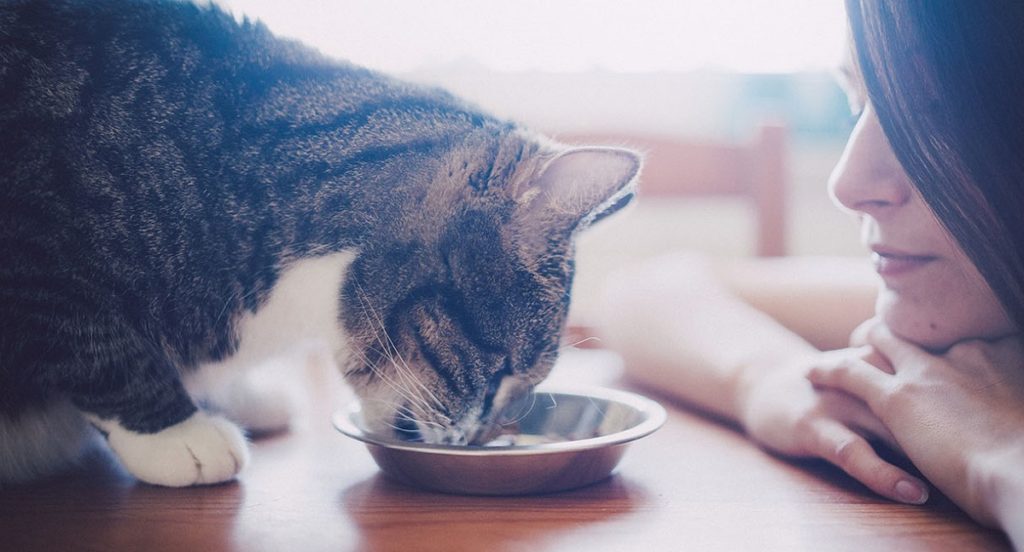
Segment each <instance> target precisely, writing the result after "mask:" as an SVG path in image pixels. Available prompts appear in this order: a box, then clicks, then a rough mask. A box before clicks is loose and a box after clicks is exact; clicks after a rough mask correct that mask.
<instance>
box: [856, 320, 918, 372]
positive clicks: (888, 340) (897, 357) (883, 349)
mask: <svg viewBox="0 0 1024 552" xmlns="http://www.w3.org/2000/svg"><path fill="white" fill-rule="evenodd" d="M867 342H868V344H870V345H872V346H874V347H875V348H877V349H878V351H879V352H880V353H882V355H883V356H884V357H886V358H888V359H889V361H890V364H891V365H892V366H893V367H894V368H895V367H896V366H900V365H903V364H906V363H915V362H917V361H920V360H922V359H925V360H927V359H928V358H929V357H931V355H930V354H928V353H927V352H926V351H924V350H923V349H921V348H919V347H917V346H915V345H913V344H911V343H909V342H907V341H904V340H902V339H900V338H899V337H897V336H896V335H895V334H893V333H892V331H891V330H890V329H889V328H888V327H887V326H885V325H884V324H875V325H873V326H871V328H870V330H868V334H867Z"/></svg>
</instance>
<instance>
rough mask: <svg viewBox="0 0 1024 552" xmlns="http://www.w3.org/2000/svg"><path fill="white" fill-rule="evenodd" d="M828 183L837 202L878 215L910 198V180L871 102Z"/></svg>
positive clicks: (858, 210) (851, 135)
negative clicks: (897, 158)
mask: <svg viewBox="0 0 1024 552" xmlns="http://www.w3.org/2000/svg"><path fill="white" fill-rule="evenodd" d="M828 186H829V192H830V193H831V194H832V198H833V199H834V200H835V201H836V202H837V203H839V204H840V205H842V206H843V207H845V208H847V209H850V210H852V211H857V212H860V213H864V214H867V215H870V216H872V217H876V218H877V217H879V216H883V215H884V214H885V213H886V212H888V211H891V210H892V209H893V208H894V207H898V206H900V205H903V204H904V203H906V201H907V200H908V199H909V198H910V195H911V193H912V188H911V184H910V180H909V178H908V177H907V175H906V173H904V172H903V168H902V167H901V166H900V163H899V161H897V160H896V155H895V154H894V153H893V151H892V148H891V147H890V146H889V141H888V140H887V139H886V137H885V133H884V132H883V131H882V126H881V124H879V122H878V117H877V116H876V115H875V112H874V109H873V108H872V107H871V104H870V103H869V104H868V105H867V106H866V107H865V108H864V112H863V113H862V114H861V116H860V119H859V120H858V121H857V125H856V126H855V127H854V129H853V132H852V133H851V134H850V139H849V140H848V141H847V143H846V149H845V150H844V151H843V155H842V157H840V159H839V162H838V163H837V164H836V167H835V169H834V170H833V171H832V175H831V177H830V178H829V184H828Z"/></svg>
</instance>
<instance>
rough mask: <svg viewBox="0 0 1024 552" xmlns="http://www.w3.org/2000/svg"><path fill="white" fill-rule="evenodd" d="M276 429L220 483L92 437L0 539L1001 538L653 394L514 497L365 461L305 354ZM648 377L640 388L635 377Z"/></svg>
mask: <svg viewBox="0 0 1024 552" xmlns="http://www.w3.org/2000/svg"><path fill="white" fill-rule="evenodd" d="M617 363H618V358H617V357H616V356H615V355H612V354H610V353H607V352H604V351H600V350H597V351H593V350H592V351H576V350H570V351H567V352H566V353H565V354H564V355H563V358H562V360H560V361H559V365H558V366H557V367H556V369H555V371H554V373H553V374H552V379H554V380H556V381H562V382H585V383H590V384H600V385H607V386H612V387H618V388H625V389H630V386H629V384H628V382H626V381H623V380H622V379H620V378H619V377H618V375H617V374H618V370H617V368H618V366H617ZM300 374H303V375H304V376H308V377H307V378H305V379H304V384H303V385H304V387H306V388H307V391H308V395H307V397H308V402H307V403H306V404H305V405H304V407H303V409H302V411H301V412H300V415H299V417H298V419H297V420H296V422H295V424H294V427H293V429H292V430H291V431H289V432H287V433H283V434H279V435H276V436H271V437H265V438H262V439H258V440H255V441H254V442H253V443H252V462H251V463H250V465H249V466H248V468H247V469H246V470H245V471H244V472H243V473H242V475H241V477H240V478H239V480H238V481H237V482H233V483H229V484H223V485H217V486H212V487H199V488H188V489H166V488H158V487H153V486H148V485H143V484H138V483H136V482H134V481H133V480H132V479H131V478H130V477H129V476H127V475H126V474H125V472H124V471H123V470H122V469H121V468H120V467H119V466H118V465H117V464H116V462H114V461H112V460H111V458H110V457H109V456H108V455H107V454H106V453H105V452H104V451H102V450H98V451H97V452H94V453H91V454H90V455H88V456H87V457H86V458H85V459H84V461H83V463H82V464H81V466H79V467H78V468H76V469H75V470H74V471H73V472H70V473H67V474H64V475H61V476H58V477H55V478H51V479H48V480H45V481H41V482H38V483H34V484H31V485H25V486H17V487H10V488H6V489H0V549H2V550H11V551H15V550H17V551H31V550H77V551H88V550H97V551H99V550H104V551H106V550H146V551H150V552H155V551H160V550H202V551H211V550H257V551H258V550H296V551H317V550H335V551H337V550H403V551H407V550H488V551H491V550H531V551H536V550H574V551H577V550H586V551H588V552H589V551H597V550H648V551H654V550H729V551H735V550H785V551H799V550H809V551H810V550H813V551H815V552H818V551H828V550H857V551H861V550H900V551H901V552H906V551H914V550H956V551H958V552H967V551H971V550H979V551H980V550H984V551H999V550H1010V549H1011V548H1010V545H1009V543H1008V541H1007V540H1006V539H1005V537H1004V536H1003V535H1002V534H1001V533H999V532H997V531H992V530H987V529H984V528H982V527H980V526H978V525H977V524H975V523H974V522H972V521H971V520H970V519H969V518H967V517H966V516H965V515H964V514H963V513H961V512H960V511H959V510H957V509H956V508H955V507H954V506H953V505H952V504H951V503H950V502H949V501H948V500H945V499H943V498H942V497H941V496H939V497H934V498H933V499H932V500H931V501H930V502H929V503H928V504H927V505H925V506H923V507H914V506H905V505H900V504H894V503H891V502H888V501H886V500H884V499H881V498H878V497H876V496H874V495H872V494H871V493H870V492H869V491H867V490H866V489H865V488H864V487H862V486H861V485H860V484H858V483H857V482H855V481H853V480H852V479H850V478H849V477H847V476H846V475H844V474H843V473H841V472H840V471H838V470H836V469H834V468H832V467H831V466H828V465H825V464H823V463H819V462H798V463H794V462H790V461H786V460H783V459H780V458H776V457H774V456H772V455H770V454H767V453H765V452H764V451H762V450H761V449H759V448H757V447H756V446H754V445H753V444H751V443H750V441H748V440H747V439H745V438H744V437H743V435H742V434H741V433H739V432H738V431H736V429H735V428H732V427H730V426H728V425H725V424H721V423H719V422H716V421H714V420H712V419H709V418H707V417H703V416H701V415H700V414H697V413H694V412H692V411H688V410H686V409H685V408H681V407H680V406H679V405H675V404H672V402H671V401H670V400H666V399H664V398H659V397H657V396H656V395H655V398H658V399H659V402H661V403H662V404H663V405H665V406H666V408H667V409H668V411H669V417H668V421H667V422H666V424H665V426H664V427H662V428H661V429H660V430H659V431H657V432H656V433H654V434H653V435H651V436H648V437H646V438H644V439H641V440H639V441H637V442H635V443H633V444H632V445H631V446H630V447H629V449H628V450H627V452H626V455H625V457H624V458H623V461H622V463H621V464H620V465H619V467H618V469H617V470H616V472H615V473H614V474H613V475H612V477H610V478H609V479H607V480H604V481H602V482H600V483H596V484H594V485H591V486H588V487H585V488H582V489H577V490H573V491H566V492H561V493H555V494H548V495H540V496H527V497H472V496H455V495H445V494H438V493H431V492H425V491H420V490H417V489H413V488H410V487H406V486H403V485H402V484H399V483H396V482H393V481H391V480H389V479H388V478H387V477H386V476H384V475H382V474H381V473H380V472H379V471H378V469H377V467H376V465H375V464H374V463H373V460H372V459H371V458H370V456H369V454H368V453H367V451H366V449H365V448H364V447H363V445H362V444H361V443H359V442H356V441H353V440H351V439H349V438H346V437H344V436H342V435H340V434H339V433H337V432H336V431H335V430H334V428H333V427H332V426H331V424H330V420H329V418H330V414H331V412H332V411H333V410H335V409H337V408H340V407H342V406H343V405H344V403H345V402H346V401H348V400H350V394H349V393H348V391H347V390H346V389H345V388H344V387H343V386H342V384H341V383H340V381H338V378H337V376H335V375H334V374H330V373H328V370H327V368H326V367H324V366H322V365H321V364H316V363H314V364H313V365H311V366H310V367H308V368H307V369H306V371H305V372H300ZM647 394H649V395H650V393H649V392H648V393H647Z"/></svg>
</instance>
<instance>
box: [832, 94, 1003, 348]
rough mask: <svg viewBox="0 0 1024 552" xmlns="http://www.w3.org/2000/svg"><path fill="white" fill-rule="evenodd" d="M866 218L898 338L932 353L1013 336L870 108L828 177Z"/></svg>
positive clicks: (881, 300)
mask: <svg viewBox="0 0 1024 552" xmlns="http://www.w3.org/2000/svg"><path fill="white" fill-rule="evenodd" d="M829 191H830V192H831V194H832V197H833V198H834V200H835V201H836V202H837V203H839V204H840V205H842V206H843V207H845V208H847V209H849V210H851V211H853V212H855V213H856V214H857V215H858V217H859V218H860V221H861V241H862V242H863V243H864V244H865V245H866V246H867V247H868V248H870V249H871V251H872V259H873V261H874V263H875V269H876V270H877V271H878V274H879V275H880V276H881V277H882V287H881V291H880V293H879V296H878V301H877V303H876V305H875V307H876V311H877V313H878V315H879V316H881V317H882V319H883V320H884V321H885V323H886V324H887V325H888V326H889V327H890V328H891V329H892V330H893V332H895V333H896V334H897V335H900V336H902V337H904V338H905V339H908V340H910V341H912V342H915V343H918V344H919V345H921V346H923V347H925V348H928V349H933V350H942V349H946V348H948V347H949V346H950V345H952V344H953V343H955V342H957V341H961V340H964V339H968V338H995V337H1001V336H1004V335H1007V334H1010V333H1013V332H1014V327H1013V324H1012V323H1011V322H1010V319H1009V317H1008V316H1007V314H1006V312H1005V311H1004V309H1003V308H1002V306H1001V305H1000V303H999V301H998V300H997V299H996V297H995V294H994V293H993V292H992V290H991V289H990V288H989V286H988V284H986V283H985V280H984V279H983V278H982V277H981V274H979V273H978V270H977V269H976V268H975V267H974V264H973V263H971V262H970V261H969V260H968V259H967V257H966V255H964V253H963V252H962V251H961V250H960V248H959V247H958V246H957V245H956V242H955V241H954V240H953V238H952V237H951V236H950V235H949V234H948V233H947V232H946V231H945V229H944V228H943V227H942V225H941V224H940V223H939V221H938V219H937V218H936V217H935V215H934V214H933V213H932V211H931V209H930V208H929V207H928V206H927V205H926V204H925V202H924V200H923V199H922V198H921V196H920V195H919V194H918V192H917V189H916V188H915V187H914V186H913V184H911V181H910V178H909V177H908V176H907V175H906V174H905V173H904V172H903V169H902V167H901V166H900V164H899V162H898V161H897V160H896V156H895V154H894V153H893V151H892V149H891V148H890V147H889V142H888V140H887V139H886V137H885V134H884V133H883V132H882V127H881V125H880V124H879V122H878V117H877V116H876V115H875V112H874V109H873V108H872V106H871V104H870V103H867V104H866V105H865V107H864V110H863V112H862V113H861V116H860V119H859V120H858V122H857V125H856V126H855V127H854V129H853V133H852V134H851V135H850V139H849V141H848V142H847V144H846V150H845V151H844V152H843V155H842V158H840V160H839V163H838V164H837V165H836V168H835V170H834V171H833V172H832V176H831V178H830V179H829Z"/></svg>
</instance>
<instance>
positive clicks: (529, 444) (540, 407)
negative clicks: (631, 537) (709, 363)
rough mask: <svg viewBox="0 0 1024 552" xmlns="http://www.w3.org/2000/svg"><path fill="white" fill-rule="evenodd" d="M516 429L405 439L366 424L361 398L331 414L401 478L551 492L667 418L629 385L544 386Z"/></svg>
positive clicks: (492, 490) (588, 475) (603, 472)
mask: <svg viewBox="0 0 1024 552" xmlns="http://www.w3.org/2000/svg"><path fill="white" fill-rule="evenodd" d="M531 399H532V400H531V404H532V407H531V408H529V410H528V411H527V412H525V413H524V414H522V415H521V416H520V417H518V418H519V419H518V420H517V422H516V423H515V424H514V426H512V427H511V431H512V432H511V433H506V434H504V435H503V436H502V437H499V438H498V439H496V440H495V441H492V442H491V443H488V444H486V445H482V446H465V445H435V444H426V443H418V442H409V441H403V440H401V439H399V438H397V437H393V436H389V435H379V434H371V433H369V432H368V431H366V430H365V429H364V427H365V426H364V424H363V419H362V412H361V410H360V407H359V404H358V403H354V404H352V405H351V406H350V407H349V408H348V409H347V410H340V411H338V412H336V413H335V414H334V416H333V422H334V426H335V427H336V428H337V429H338V430H339V431H341V432H342V433H344V434H345V435H347V436H349V437H352V438H354V439H358V440H360V441H362V442H364V443H366V448H367V449H368V450H369V451H370V454H371V455H372V456H373V459H374V461H376V462H377V465H378V466H380V468H381V470H382V471H383V472H384V473H385V474H387V475H389V476H391V477H392V478H394V479H397V480H399V481H401V482H403V483H406V484H409V485H413V486H416V487H421V488H425V489H430V490H434V491H441V492H446V493H457V494H471V495H521V494H535V493H549V492H554V491H562V490H567V489H572V488H576V487H582V486H584V485H589V484H591V483H595V482H597V481H600V480H602V479H604V478H606V477H608V476H609V475H611V473H612V470H614V469H615V467H616V466H617V465H618V463H619V460H620V459H621V458H622V455H623V453H624V452H625V450H626V445H627V444H628V443H629V442H631V441H634V440H636V439H639V438H641V437H644V436H646V435H649V434H650V433H652V432H653V431H655V430H657V429H658V428H659V427H661V425H662V424H663V423H664V422H665V409H664V408H662V407H661V405H659V404H658V403H656V402H654V401H652V400H650V399H647V398H645V397H641V396H640V395H636V394H634V393H628V392H625V391H618V390H612V389H588V390H586V391H583V392H581V391H569V390H557V389H546V388H542V389H541V390H538V391H535V392H533V397H531Z"/></svg>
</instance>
